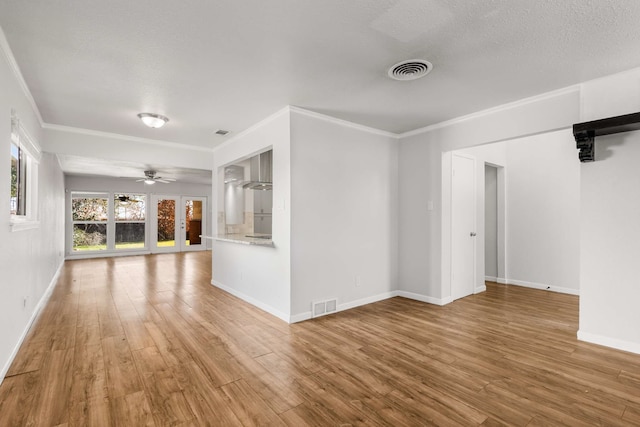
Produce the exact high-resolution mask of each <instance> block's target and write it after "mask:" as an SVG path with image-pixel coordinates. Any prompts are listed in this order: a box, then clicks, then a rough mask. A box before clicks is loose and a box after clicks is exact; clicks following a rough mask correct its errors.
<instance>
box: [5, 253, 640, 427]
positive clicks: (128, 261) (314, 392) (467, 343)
mask: <svg viewBox="0 0 640 427" xmlns="http://www.w3.org/2000/svg"><path fill="white" fill-rule="evenodd" d="M210 257H211V253H210V252H199V253H183V254H177V255H174V254H163V255H151V256H139V257H125V258H107V259H93V260H83V261H70V262H67V263H66V264H65V266H64V269H63V272H62V275H61V277H60V280H59V283H58V285H57V287H56V288H55V290H54V292H53V295H52V297H51V299H50V300H49V302H48V304H47V305H46V307H45V308H44V310H43V312H42V314H41V315H40V317H39V319H38V320H37V321H36V323H35V324H34V326H33V328H32V330H31V331H30V333H29V336H28V338H27V340H26V341H25V343H24V345H23V347H22V348H21V350H20V352H19V354H18V356H17V358H16V360H15V362H14V363H13V365H12V367H11V369H10V372H9V374H8V376H7V378H6V379H5V380H4V382H3V384H2V385H1V386H0V425H2V426H22V425H44V426H53V425H68V426H88V425H98V426H108V425H122V426H144V425H147V426H154V425H155V426H164V425H196V426H199V425H214V426H235V425H245V426H252V425H289V426H305V425H312V426H331V425H391V426H404V425H406V426H413V425H446V426H450V425H463V426H470V425H487V426H489V425H490V426H498V425H516V426H526V425H530V426H537V425H570V426H580V425H613V426H615V425H640V356H638V355H632V354H629V353H624V352H619V351H615V350H610V349H606V348H603V347H598V346H595V345H590V344H586V343H581V342H578V341H576V338H575V336H576V330H577V321H578V299H577V297H574V296H569V295H561V294H555V293H550V292H545V291H537V290H531V289H525V288H519V287H507V286H503V285H497V284H492V283H489V284H488V286H487V292H486V293H483V294H479V295H475V296H471V297H468V298H465V299H462V300H459V301H456V302H454V303H452V304H449V305H447V306H445V307H437V306H433V305H428V304H423V303H419V302H416V301H411V300H408V299H403V298H393V299H390V300H386V301H382V302H379V303H376V304H370V305H368V306H365V307H360V308H357V309H354V310H350V311H346V312H342V313H339V314H337V315H333V316H328V317H324V318H320V319H316V320H312V321H306V322H303V323H299V324H295V325H291V326H289V325H287V324H285V323H284V322H282V321H280V320H278V319H276V318H274V317H272V316H270V315H268V314H266V313H264V312H262V311H260V310H258V309H256V308H254V307H252V306H250V305H248V304H246V303H244V302H242V301H240V300H238V299H237V298H234V297H232V296H230V295H229V294H226V293H225V292H222V291H220V290H218V289H217V288H214V287H212V286H211V285H210V284H209V283H210V277H211V260H210Z"/></svg>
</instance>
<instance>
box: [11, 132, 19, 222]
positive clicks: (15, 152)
mask: <svg viewBox="0 0 640 427" xmlns="http://www.w3.org/2000/svg"><path fill="white" fill-rule="evenodd" d="M19 162H20V152H19V148H18V146H16V145H15V144H11V214H12V215H17V214H18V176H19V174H18V169H19V166H18V165H19V164H20V163H19Z"/></svg>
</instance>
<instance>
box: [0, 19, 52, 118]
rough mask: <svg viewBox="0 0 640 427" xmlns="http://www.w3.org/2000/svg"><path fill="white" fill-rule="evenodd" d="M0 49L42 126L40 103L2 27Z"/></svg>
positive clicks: (0, 29)
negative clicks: (38, 103) (26, 80)
mask: <svg viewBox="0 0 640 427" xmlns="http://www.w3.org/2000/svg"><path fill="white" fill-rule="evenodd" d="M0 50H1V51H2V52H3V53H4V57H5V59H6V60H7V63H8V64H9V68H11V71H13V75H14V77H15V78H16V80H17V81H18V86H20V89H22V93H23V94H24V96H25V97H26V98H27V102H29V105H30V106H31V109H32V110H33V112H34V114H35V115H36V118H37V119H38V123H39V124H40V126H42V125H43V124H44V121H43V120H42V115H41V114H40V110H39V109H38V105H37V104H36V101H35V99H34V98H33V95H32V94H31V91H30V90H29V86H27V82H25V80H24V76H23V75H22V71H20V67H19V66H18V63H17V62H16V57H15V56H14V55H13V51H12V50H11V46H9V41H8V40H7V37H6V35H5V34H4V31H3V30H2V28H0Z"/></svg>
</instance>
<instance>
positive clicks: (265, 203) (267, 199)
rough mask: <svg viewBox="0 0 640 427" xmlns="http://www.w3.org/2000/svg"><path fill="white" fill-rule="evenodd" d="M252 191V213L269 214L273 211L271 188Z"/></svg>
mask: <svg viewBox="0 0 640 427" xmlns="http://www.w3.org/2000/svg"><path fill="white" fill-rule="evenodd" d="M252 191H253V213H254V214H270V213H272V212H273V191H272V190H252Z"/></svg>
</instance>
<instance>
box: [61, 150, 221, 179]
mask: <svg viewBox="0 0 640 427" xmlns="http://www.w3.org/2000/svg"><path fill="white" fill-rule="evenodd" d="M58 159H59V161H60V167H61V168H62V170H63V171H65V173H67V174H68V175H85V176H95V175H99V176H106V177H111V178H130V179H131V181H136V180H138V179H142V178H144V177H145V175H144V171H155V172H156V174H155V176H156V177H162V178H172V179H175V180H176V181H177V182H180V183H190V184H205V185H211V181H212V177H211V171H210V170H202V169H186V168H177V167H173V166H167V165H160V164H153V163H146V164H144V163H138V162H127V161H116V160H103V159H94V158H89V157H82V156H71V155H62V154H58Z"/></svg>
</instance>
